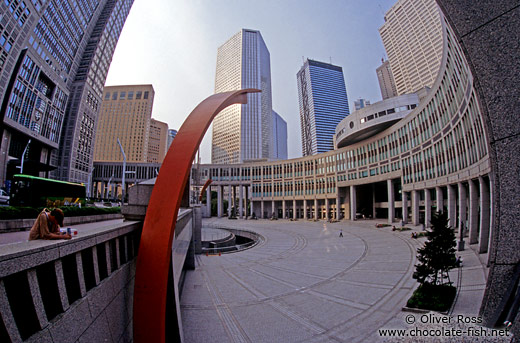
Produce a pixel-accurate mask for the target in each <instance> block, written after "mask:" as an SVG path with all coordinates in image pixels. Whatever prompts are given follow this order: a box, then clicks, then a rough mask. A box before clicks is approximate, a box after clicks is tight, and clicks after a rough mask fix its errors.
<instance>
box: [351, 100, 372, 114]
mask: <svg viewBox="0 0 520 343" xmlns="http://www.w3.org/2000/svg"><path fill="white" fill-rule="evenodd" d="M368 105H370V100H367V99H363V98H359V99H357V100H354V107H355V108H356V111H359V110H360V109H362V108H364V107H366V106H368Z"/></svg>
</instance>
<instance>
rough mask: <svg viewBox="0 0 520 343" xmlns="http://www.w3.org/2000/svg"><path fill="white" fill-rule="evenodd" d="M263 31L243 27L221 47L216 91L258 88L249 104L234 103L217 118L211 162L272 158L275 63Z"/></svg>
mask: <svg viewBox="0 0 520 343" xmlns="http://www.w3.org/2000/svg"><path fill="white" fill-rule="evenodd" d="M270 63H271V62H270V55H269V51H268V50H267V46H266V45H265V42H264V40H263V38H262V35H261V34H260V32H259V31H255V30H247V29H242V30H241V31H240V32H238V33H237V34H235V35H234V36H233V37H231V38H230V39H229V40H228V41H227V42H226V43H224V44H223V45H222V46H220V47H219V48H218V52H217V68H216V75H215V93H221V92H227V91H232V90H238V89H245V88H256V89H259V90H261V91H262V92H261V93H255V94H248V95H247V96H248V101H247V104H244V105H240V104H238V105H233V106H230V107H228V108H226V109H224V110H223V111H222V112H220V113H219V114H218V115H217V117H216V118H215V120H214V121H213V133H212V150H211V161H212V162H213V163H240V162H243V161H245V160H255V159H272V158H273V149H274V147H273V145H272V140H273V138H272V132H273V123H272V98H271V65H270Z"/></svg>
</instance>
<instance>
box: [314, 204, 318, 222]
mask: <svg viewBox="0 0 520 343" xmlns="http://www.w3.org/2000/svg"><path fill="white" fill-rule="evenodd" d="M314 219H318V199H314Z"/></svg>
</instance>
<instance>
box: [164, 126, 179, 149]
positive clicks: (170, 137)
mask: <svg viewBox="0 0 520 343" xmlns="http://www.w3.org/2000/svg"><path fill="white" fill-rule="evenodd" d="M175 136H177V130H174V129H169V130H168V146H167V149H166V150H168V149H170V145H172V142H173V139H174V138H175Z"/></svg>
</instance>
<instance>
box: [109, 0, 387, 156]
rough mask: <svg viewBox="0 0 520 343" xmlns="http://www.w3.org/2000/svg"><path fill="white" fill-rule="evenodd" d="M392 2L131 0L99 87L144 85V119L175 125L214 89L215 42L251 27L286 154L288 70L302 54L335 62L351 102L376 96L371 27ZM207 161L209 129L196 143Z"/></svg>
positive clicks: (296, 123)
mask: <svg viewBox="0 0 520 343" xmlns="http://www.w3.org/2000/svg"><path fill="white" fill-rule="evenodd" d="M395 2H396V0H322V1H316V0H313V1H311V0H261V1H260V0H256V1H254V0H174V1H172V0H135V2H134V4H133V6H132V9H131V11H130V15H129V16H128V18H127V20H126V23H125V26H124V28H123V32H122V33H121V37H120V38H119V42H118V45H117V48H116V51H115V53H114V57H113V60H112V64H111V66H110V71H109V73H108V77H107V82H106V85H107V86H112V85H127V84H152V85H153V87H154V89H155V100H154V107H153V112H152V117H153V118H155V119H157V120H160V121H164V122H166V123H168V126H169V128H170V129H179V128H180V126H181V125H182V123H183V121H184V119H185V118H186V117H187V116H188V115H189V113H190V112H191V111H192V110H193V109H194V108H195V106H196V105H197V104H198V103H199V102H201V101H202V100H204V99H205V98H206V97H208V96H209V95H211V94H213V93H214V82H215V68H216V59H217V48H218V47H219V46H220V45H222V44H223V43H224V42H225V41H227V40H228V39H229V38H230V37H231V36H232V35H234V34H235V33H236V32H238V31H239V30H240V29H242V28H248V29H254V30H259V31H260V32H261V34H262V37H263V38H264V41H265V43H266V45H267V48H268V49H269V52H270V54H271V82H272V84H271V87H272V94H273V109H274V110H275V111H276V112H278V114H280V115H281V116H282V117H283V118H284V119H285V121H287V126H288V153H289V158H294V157H299V156H301V155H302V152H301V133H300V114H299V108H298V90H297V83H296V73H297V72H298V71H299V70H300V68H301V66H302V65H303V58H311V59H315V60H319V61H323V62H329V63H330V62H332V63H333V64H335V65H339V66H341V67H343V74H344V76H345V83H346V86H347V95H348V98H349V105H350V111H351V113H352V111H353V109H354V100H356V99H358V98H360V97H361V98H365V99H369V100H370V101H371V102H372V103H374V102H376V101H379V100H381V93H380V90H379V84H378V82H377V76H376V71H375V70H376V68H377V67H378V66H379V65H380V64H381V58H382V57H383V56H385V51H384V48H383V44H382V43H381V38H380V36H379V31H378V29H379V27H381V25H382V24H383V22H384V18H383V16H384V12H386V11H387V10H388V9H389V8H390V7H391V6H392V5H393V4H394V3H395ZM201 155H202V161H203V162H205V163H206V162H207V163H209V162H210V159H211V128H210V129H209V130H208V132H207V134H206V137H205V138H204V141H203V142H202V147H201Z"/></svg>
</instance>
